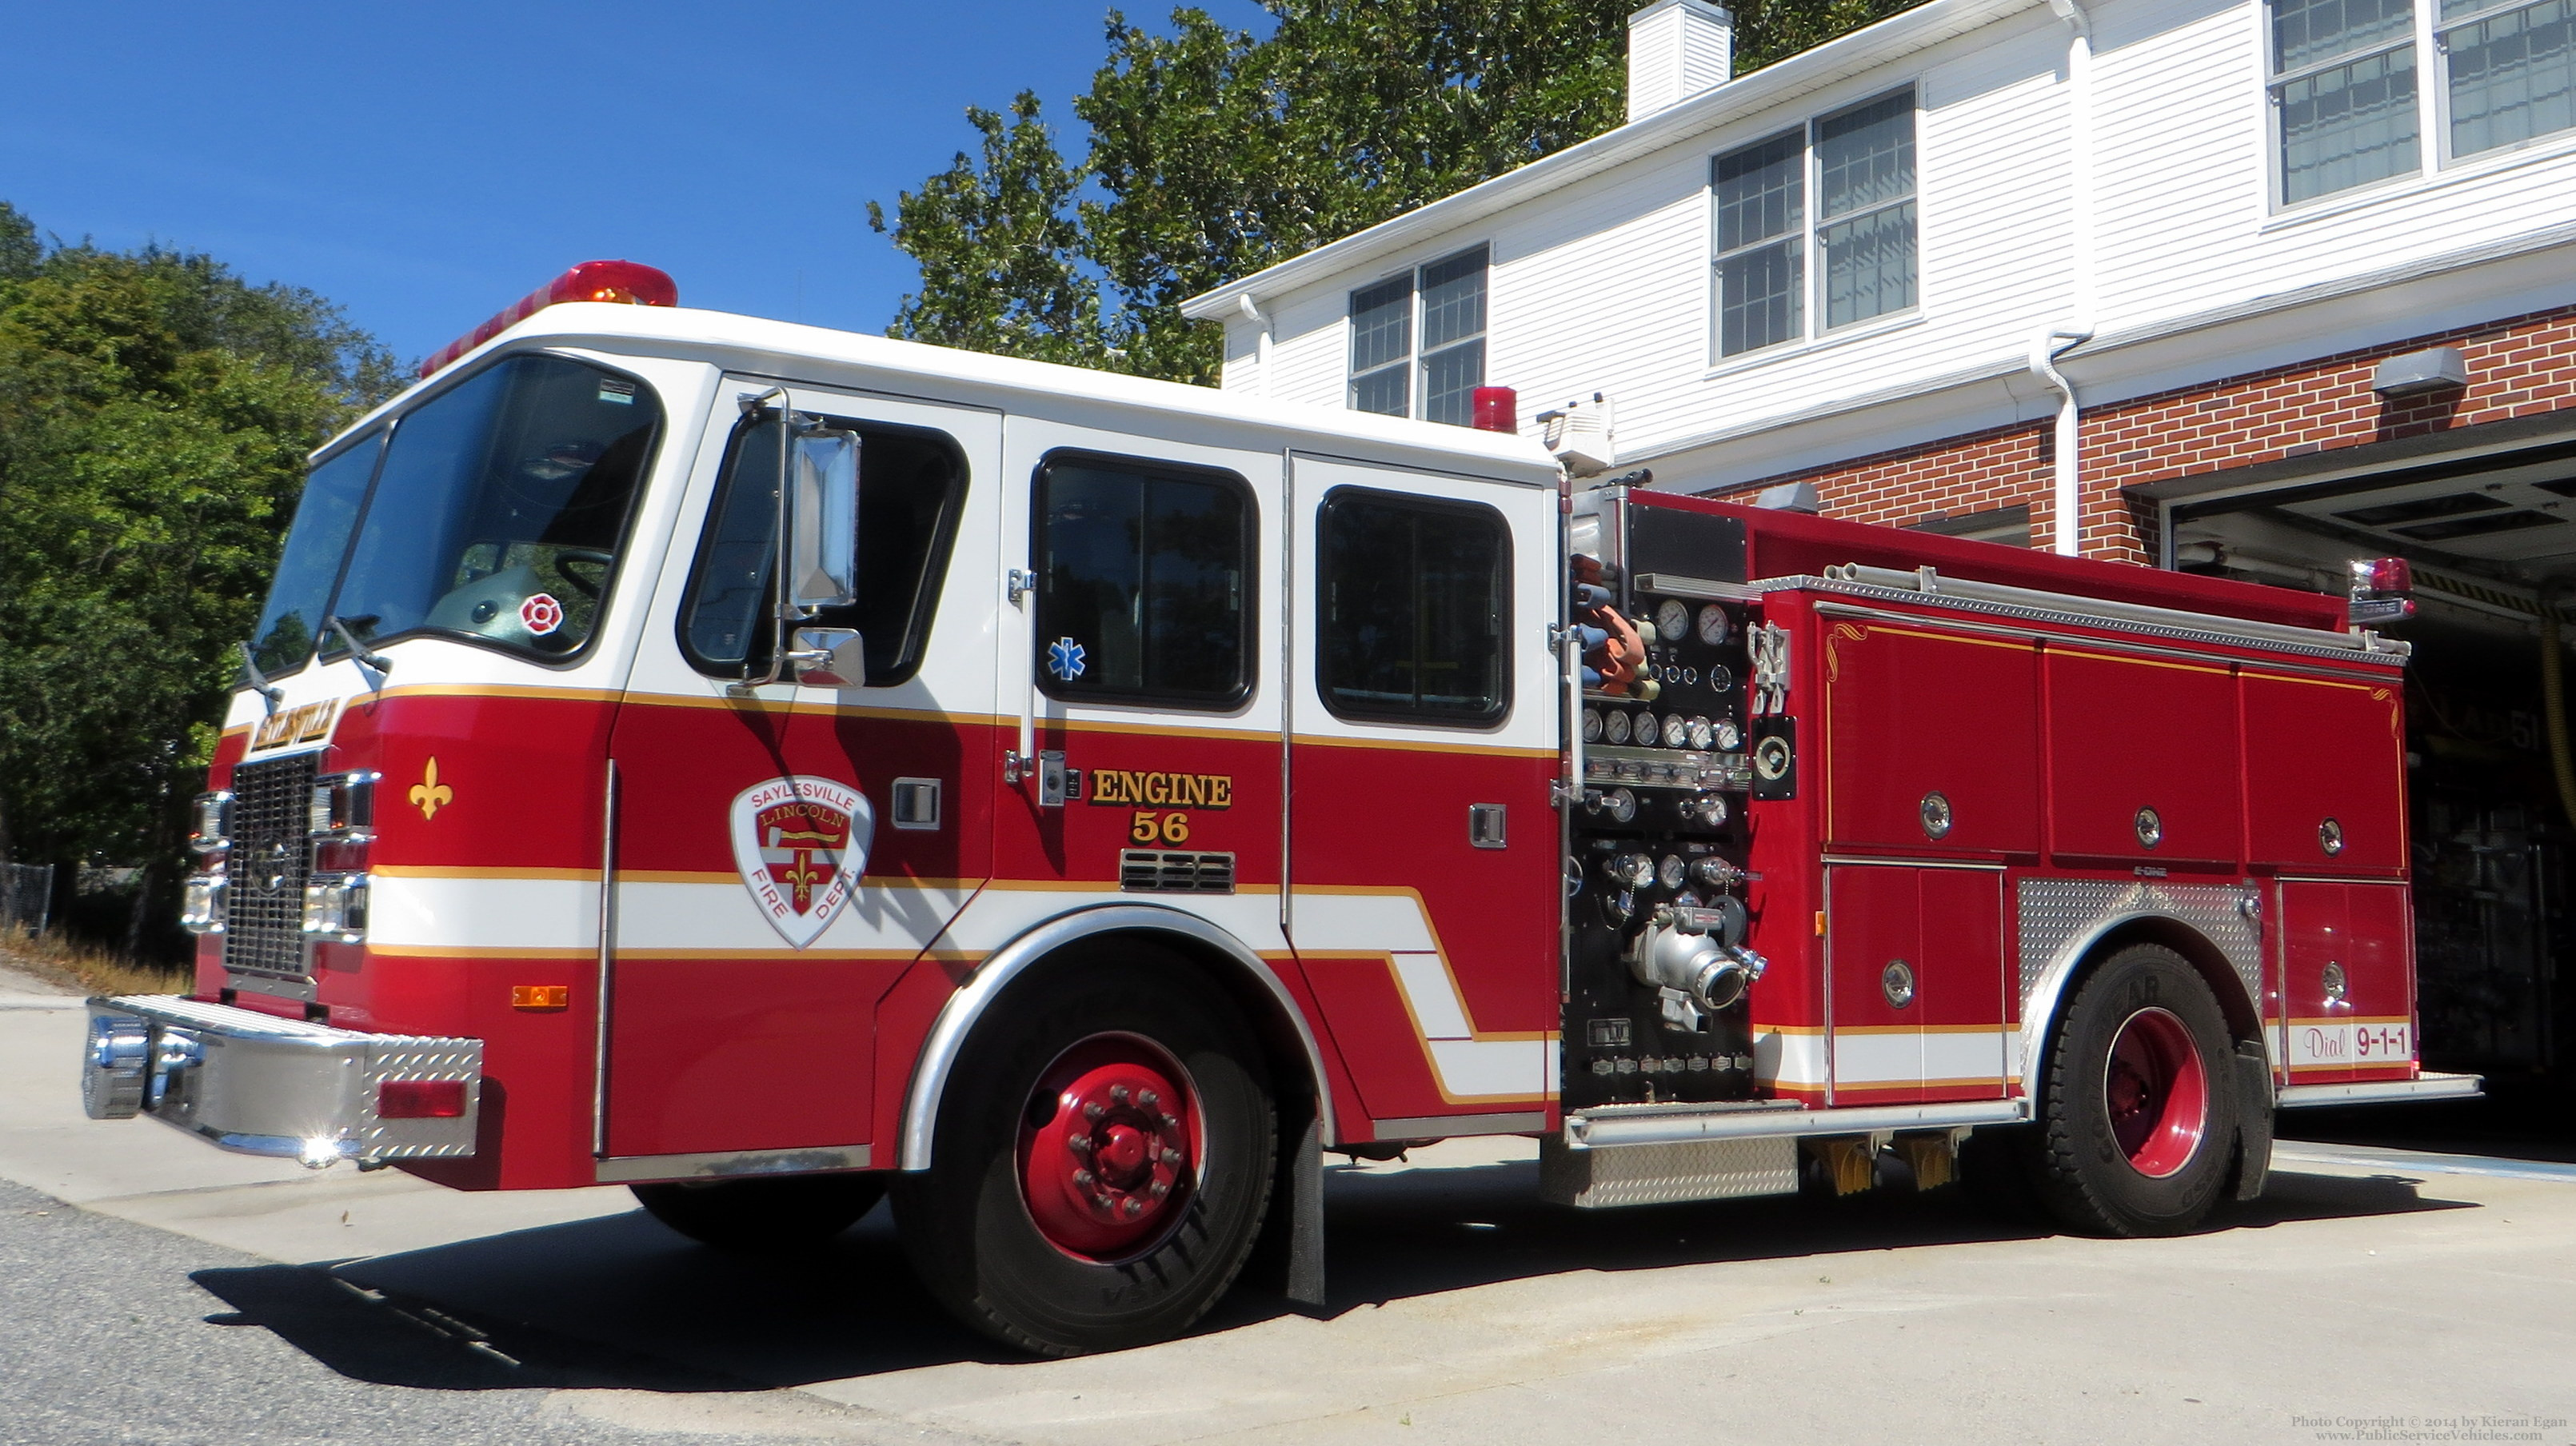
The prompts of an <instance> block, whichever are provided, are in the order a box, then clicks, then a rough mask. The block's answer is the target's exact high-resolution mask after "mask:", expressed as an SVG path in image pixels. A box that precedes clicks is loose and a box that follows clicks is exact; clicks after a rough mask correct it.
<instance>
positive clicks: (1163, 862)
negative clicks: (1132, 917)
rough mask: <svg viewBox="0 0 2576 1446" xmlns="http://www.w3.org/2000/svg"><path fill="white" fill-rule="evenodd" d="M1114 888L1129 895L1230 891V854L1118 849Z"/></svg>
mask: <svg viewBox="0 0 2576 1446" xmlns="http://www.w3.org/2000/svg"><path fill="white" fill-rule="evenodd" d="M1118 887H1119V888H1121V889H1124V890H1126V891H1127V892H1128V893H1131V894H1231V893H1233V892H1234V855H1232V854H1202V853H1190V852H1187V851H1183V850H1175V849H1122V850H1120V851H1119V854H1118Z"/></svg>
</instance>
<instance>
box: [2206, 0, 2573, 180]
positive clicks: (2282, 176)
mask: <svg viewBox="0 0 2576 1446" xmlns="http://www.w3.org/2000/svg"><path fill="white" fill-rule="evenodd" d="M2522 8H2524V7H2523V6H2521V5H2517V4H2512V3H2505V4H2499V5H2496V6H2493V7H2492V8H2490V9H2487V10H2484V11H2481V12H2480V13H2478V14H2476V15H2472V16H2467V17H2464V18H2462V19H2459V20H2453V21H2445V20H2443V19H2442V18H2441V0H2412V8H2411V15H2412V18H2413V22H2414V23H2413V25H2412V26H2411V27H2410V28H2409V30H2408V32H2407V34H2406V36H2405V38H2403V39H2392V40H2390V41H2388V42H2386V43H2385V44H2384V45H2381V46H2378V47H2374V48H2372V49H2370V50H2367V51H2355V52H2351V53H2348V54H2347V55H2345V56H2343V57H2340V58H2338V59H2335V60H2331V61H2320V62H2317V63H2314V64H2311V65H2307V66H2303V67H2299V68H2297V69H2293V70H2288V71H2281V72H2275V71H2274V70H2273V69H2272V58H2273V38H2272V3H2271V0H2260V3H2258V4H2257V5H2256V6H2255V9H2254V15H2255V25H2254V49H2255V55H2254V70H2255V75H2256V78H2257V79H2256V86H2257V90H2256V94H2257V95H2258V97H2259V104H2260V105H2261V107H2262V112H2263V185H2264V209H2265V212H2266V214H2267V215H2269V216H2271V217H2273V218H2275V219H2276V220H2278V221H2280V222H2282V223H2285V224H2286V223H2289V222H2292V221H2298V220H2304V219H2307V218H2308V217H2310V216H2315V215H2323V214H2331V213H2334V212H2337V211H2341V210H2344V209H2346V208H2348V207H2351V206H2354V205H2361V204H2367V203H2368V202H2369V201H2371V200H2374V199H2377V198H2380V197H2384V196H2389V195H2394V194H2405V193H2411V192H2414V191H2417V190H2421V189H2424V188H2426V187H2430V186H2437V185H2441V184H2443V183H2445V182H2447V181H2450V180H2454V179H2467V178H2469V177H2473V176H2476V175H2480V174H2483V173H2485V172H2487V171H2491V170H2497V169H2501V168H2503V167H2506V166H2510V165H2513V164H2515V163H2516V162H2518V161H2521V160H2531V159H2539V158H2542V157H2545V156H2550V155H2555V154H2560V153H2563V152H2567V151H2571V150H2576V125H2570V126H2566V127H2562V128H2560V129H2558V130H2554V131H2544V132H2542V133H2540V134H2538V135H2534V136H2529V137H2526V138H2524V139H2522V140H2519V141H2515V142H2513V143H2512V144H2510V145H2503V146H2492V147H2489V148H2488V149H2485V150H2482V151H2473V152H2471V153H2469V154H2468V155H2466V156H2463V155H2460V154H2458V153H2457V152H2455V151H2454V150H2453V149H2452V148H2451V52H2450V48H2449V46H2448V45H2447V43H2446V42H2447V39H2448V37H2449V36H2450V34H2451V33H2452V32H2454V31H2456V30H2459V29H2461V28H2462V27H2464V26H2469V25H2474V24H2477V23H2478V22H2479V21H2482V20H2486V19H2489V18H2492V17H2494V16H2496V15H2501V14H2507V13H2510V12H2512V11H2514V10H2519V9H2522ZM2400 45H2413V46H2414V47H2415V100H2416V128H2415V169H2413V170H2411V171H2405V172H2400V173H2398V174H2396V175H2393V176H2385V177H2382V178H2381V179H2379V180H2376V181H2371V182H2367V183H2365V184H2363V185H2359V186H2350V187H2346V188H2345V189H2343V190H2340V191H2328V192H2326V193H2324V194H2322V195H2317V196H2310V197H2307V198H2306V199H2304V200H2298V201H2292V200H2288V199H2286V197H2285V188H2286V186H2287V184H2288V174H2287V172H2286V171H2285V170H2284V169H2283V166H2282V160H2283V157H2282V153H2281V107H2280V103H2279V101H2278V99H2277V98H2276V92H2277V90H2278V88H2279V87H2280V86H2281V85H2282V84H2283V83H2284V81H2285V80H2295V79H2297V78H2299V77H2301V76H2303V75H2307V74H2313V73H2316V72H2319V71H2323V70H2327V69H2331V68H2333V67H2334V66H2336V65H2341V64H2345V63H2348V62H2349V61H2350V60H2351V59H2352V58H2354V57H2355V56H2357V55H2362V54H2377V53H2381V52H2382V51H2385V50H2390V49H2394V48H2396V47H2397V46H2400Z"/></svg>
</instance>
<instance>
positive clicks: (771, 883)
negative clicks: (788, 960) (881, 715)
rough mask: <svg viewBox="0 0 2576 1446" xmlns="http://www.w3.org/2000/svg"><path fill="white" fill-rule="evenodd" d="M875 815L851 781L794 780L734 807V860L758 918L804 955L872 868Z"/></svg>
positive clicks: (747, 792)
mask: <svg viewBox="0 0 2576 1446" xmlns="http://www.w3.org/2000/svg"><path fill="white" fill-rule="evenodd" d="M876 822H877V820H876V811H875V810H874V809H873V808H871V807H869V806H868V798H867V795H866V794H863V793H861V792H859V791H858V790H857V789H855V788H852V787H850V786H849V785H848V784H846V783H834V782H833V781H832V780H830V779H828V778H809V777H806V776H805V775H803V774H796V775H793V776H790V777H787V778H773V779H771V780H769V781H768V782H767V783H760V784H754V785H753V786H751V787H749V788H746V789H744V790H743V791H742V792H741V793H739V794H737V795H735V797H734V801H733V861H734V866H735V867H736V868H738V869H740V870H742V881H743V883H744V884H745V885H746V886H748V887H749V888H750V889H751V897H752V901H753V902H754V903H757V904H758V905H759V906H760V912H761V916H762V917H763V918H766V919H767V920H769V926H770V927H771V928H773V929H776V930H777V931H778V932H779V935H780V937H782V938H784V939H786V941H787V942H788V943H790V944H793V945H795V946H796V947H797V948H799V949H802V948H804V947H805V946H806V945H808V944H811V943H813V942H814V940H815V938H816V937H817V936H819V935H820V934H821V933H822V932H823V931H824V930H825V929H826V928H828V927H830V926H831V923H832V920H833V919H834V918H835V917H836V916H838V915H839V914H840V912H841V910H842V909H843V908H844V907H846V906H847V905H848V904H849V902H850V895H851V893H852V892H853V891H855V890H856V889H857V888H858V885H859V875H860V874H862V873H864V872H866V870H867V866H868V841H869V840H870V839H871V838H873V837H875V835H876Z"/></svg>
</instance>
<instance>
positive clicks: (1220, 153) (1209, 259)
mask: <svg viewBox="0 0 2576 1446" xmlns="http://www.w3.org/2000/svg"><path fill="white" fill-rule="evenodd" d="M1913 3H1915V0H1754V3H1750V4H1742V5H1739V6H1738V7H1737V8H1736V10H1735V16H1736V25H1737V30H1736V54H1737V69H1738V70H1739V71H1742V70H1746V69H1750V68H1753V67H1756V66H1760V65H1767V64H1769V63H1771V62H1772V61H1775V60H1779V59H1781V58H1783V57H1785V56H1788V55H1791V54H1794V53H1796V52H1797V51H1799V50H1803V49H1805V48H1807V47H1809V46H1811V45H1814V44H1817V43H1819V42H1821V41H1824V40H1828V39H1831V38H1832V37H1834V36H1835V35H1838V34H1841V33H1842V32H1844V31H1846V30H1850V29H1853V28H1855V27H1857V26H1859V25H1863V24H1867V23H1868V22H1870V21H1872V20H1877V19H1880V18H1882V17H1884V16H1887V15H1890V14H1893V13H1895V12H1896V11H1898V10H1901V9H1904V8H1906V7H1907V6H1908V5H1910V4H1913ZM1263 4H1264V8H1266V9H1267V10H1269V11H1270V13H1271V15H1272V17H1273V19H1274V22H1275V23H1274V26H1273V28H1272V31H1271V33H1270V34H1269V35H1268V36H1266V37H1262V36H1256V35H1254V34H1253V33H1252V32H1250V31H1248V30H1241V29H1229V28H1227V27H1225V26H1222V25H1219V24H1217V23H1216V22H1215V21H1214V20H1213V19H1211V18H1210V17H1209V16H1208V15H1207V13H1206V12H1204V11H1202V10H1197V9H1180V10H1175V11H1173V12H1172V16H1171V26H1170V31H1169V33H1156V32H1153V31H1150V30H1147V29H1144V28H1142V27H1140V26H1137V25H1135V24H1132V23H1130V22H1129V21H1128V19H1127V18H1126V17H1125V16H1124V15H1123V14H1121V13H1120V12H1117V11H1114V10H1113V11H1111V12H1110V14H1109V18H1108V23H1107V30H1108V43H1109V55H1108V57H1107V59H1106V60H1105V61H1104V62H1103V63H1102V64H1101V67H1100V69H1099V70H1098V71H1097V72H1096V73H1095V74H1094V75H1093V77H1092V82H1091V88H1090V89H1089V90H1088V91H1087V92H1085V93H1084V94H1082V95H1080V96H1078V97H1076V98H1075V99H1074V102H1073V109H1074V113H1075V115H1076V116H1077V117H1078V118H1080V119H1081V121H1082V122H1083V123H1084V125H1085V126H1086V127H1087V128H1088V131H1089V137H1088V146H1087V149H1086V151H1085V153H1084V155H1083V157H1082V158H1081V159H1080V160H1078V161H1077V160H1069V159H1067V158H1066V156H1065V154H1064V153H1063V152H1062V151H1061V150H1059V149H1058V147H1057V145H1056V142H1055V137H1054V133H1053V132H1052V131H1051V130H1050V129H1049V128H1048V127H1047V126H1046V124H1045V123H1044V121H1043V120H1042V119H1041V117H1040V113H1039V105H1038V101H1037V98H1036V97H1035V96H1034V95H1031V94H1028V93H1025V92H1023V93H1022V94H1021V95H1020V96H1019V98H1018V99H1017V100H1015V101H1014V102H1013V103H1012V106H1011V113H1010V117H1009V119H1008V120H1007V121H1006V120H1005V119H1004V118H1003V117H1001V116H999V115H996V114H995V113H993V112H991V111H985V110H972V111H969V112H968V113H967V118H968V120H969V122H970V123H971V124H973V125H974V126H975V128H976V129H977V130H978V131H979V132H980V133H981V134H982V136H983V148H982V155H981V156H980V158H979V157H974V156H969V155H967V154H965V153H963V152H961V153H959V155H958V156H957V159H956V161H955V163H954V164H952V165H951V166H950V168H949V169H948V170H946V171H944V172H942V173H941V174H939V175H937V176H934V177H932V178H931V179H930V180H929V181H928V182H926V183H925V184H924V185H923V187H922V188H921V189H920V190H919V191H908V192H905V193H903V194H902V195H901V196H900V197H899V198H898V199H897V201H896V205H895V219H894V221H893V222H892V223H891V224H889V223H888V222H887V220H886V217H885V212H884V209H883V208H882V207H880V206H879V205H878V204H877V203H875V202H870V203H869V206H868V213H869V219H870V222H871V223H872V224H873V225H874V226H875V227H876V228H877V229H878V230H879V231H891V232H892V235H893V240H894V243H895V245H896V246H898V247H900V248H901V249H902V250H903V251H905V252H906V253H907V254H909V255H910V256H911V257H912V258H913V259H914V261H915V262H917V263H918V264H919V265H920V268H921V287H920V289H919V290H918V291H916V292H914V293H913V294H911V295H909V296H907V297H905V298H904V300H903V303H902V306H901V307H900V309H899V310H898V311H897V313H896V315H895V318H894V320H893V323H892V324H891V325H890V326H889V327H888V328H887V329H888V331H889V332H890V333H891V334H892V335H896V336H903V337H911V338H914V339H917V340H922V341H933V342H939V343H941V344H943V345H948V346H961V347H967V348H971V349H974V350H979V351H995V352H1004V353H1008V354H1010V355H1015V356H1027V357H1035V358H1038V359H1041V360H1046V361H1064V362H1075V363H1079V364H1083V365H1089V366H1100V367H1109V368H1113V369H1117V370H1122V371H1133V372H1138V373H1142V374H1144V375H1148V376H1160V377H1169V378H1172V379H1175V380H1180V381H1194V382H1203V383H1204V382H1212V381H1214V380H1215V377H1216V370H1217V361H1218V346H1219V340H1220V338H1219V333H1218V329H1217V328H1216V327H1213V326H1208V325H1200V324H1194V323H1190V322H1186V321H1184V320H1182V318H1181V316H1180V311H1179V303H1180V302H1181V301H1182V300H1183V299H1184V298H1186V297H1189V296H1192V295H1195V294H1197V293H1198V292H1201V291H1205V290H1207V289H1209V288H1210V287H1213V286H1218V285H1222V284H1224V283H1225V282H1226V281H1229V280H1232V279H1234V278H1235V277H1239V276H1245V275H1249V274H1250V273H1252V272H1254V271H1258V270H1260V269H1261V268H1263V267H1265V266H1269V265H1272V264H1274V263H1276V262H1279V261H1284V260H1286V259H1287V258H1289V257H1291V256H1294V255H1297V254H1299V253H1300V252H1304V251H1308V250H1311V249H1313V248H1315V247H1317V246H1321V245H1325V244H1327V243H1329V242H1332V241H1335V240H1338V239H1340V238H1341V237H1344V236H1347V235H1350V234H1352V233H1354V232H1357V231H1361V230H1365V229H1367V228H1368V227H1370V226H1374V225H1376V224H1377V223H1379V222H1381V221H1384V220H1386V219H1387V218H1389V217H1391V216H1394V215H1397V214H1400V213H1402V212H1404V211H1408V210H1411V209H1413V208H1415V207H1417V206H1421V205H1424V204H1427V203H1428V202H1431V201H1435V200H1438V199H1439V198H1441V197H1443V196H1447V195H1450V194H1453V193H1455V192H1457V191H1461V190H1464V189H1466V188H1467V187H1469V186H1472V185H1475V184H1476V183H1478V182H1480V181H1484V180H1487V179H1489V178H1491V177H1493V176H1496V175H1499V174H1501V173H1502V172H1504V171H1507V170H1510V169H1512V168H1513V167H1515V166H1520V165H1524V164H1527V163H1528V162H1530V161H1533V160H1536V159H1538V158H1539V157H1541V156H1544V155H1547V154H1549V153H1550V152H1553V151H1557V150H1562V149H1564V148H1565V147H1567V146H1570V145H1573V144H1575V143H1576V142H1578V141H1582V140H1585V139H1588V138H1590V137H1592V136H1595V135H1598V134H1600V133H1601V132H1603V131H1605V130H1608V129H1610V128H1611V127H1612V126H1614V125H1617V124H1618V123H1619V121H1620V120H1621V119H1622V118H1623V116H1624V113H1625V104H1626V93H1625V85H1626V46H1627V17H1628V14H1629V12H1630V11H1631V10H1633V9H1634V8H1635V0H1615V3H1610V0H1263Z"/></svg>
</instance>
